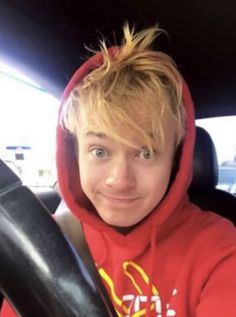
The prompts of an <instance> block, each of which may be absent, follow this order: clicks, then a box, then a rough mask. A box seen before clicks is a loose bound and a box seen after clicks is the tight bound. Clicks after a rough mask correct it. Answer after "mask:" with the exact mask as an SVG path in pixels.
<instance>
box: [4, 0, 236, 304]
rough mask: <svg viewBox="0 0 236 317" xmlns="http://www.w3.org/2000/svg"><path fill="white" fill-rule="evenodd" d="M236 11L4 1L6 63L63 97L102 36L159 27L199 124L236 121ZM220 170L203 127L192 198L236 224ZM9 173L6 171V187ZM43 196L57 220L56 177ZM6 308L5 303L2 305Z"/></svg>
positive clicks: (162, 46)
mask: <svg viewBox="0 0 236 317" xmlns="http://www.w3.org/2000/svg"><path fill="white" fill-rule="evenodd" d="M235 12H236V2H235V1H233V0H225V1H219V2H216V1H213V0H205V1H203V0H199V1H193V2H190V1H185V0H182V1H169V0H165V1H164V0H160V1H154V0H145V1H144V0H136V1H135V0H129V1H126V2H125V1H121V0H114V1H108V0H93V1H88V0H87V1H85V0H78V1H75V0H69V1H67V2H60V1H54V0H53V1H52V0H49V1H46V0H45V1H42V0H41V1H39V0H35V1H28V0H25V1H16V0H0V59H4V60H5V61H7V62H9V63H11V64H12V65H14V66H15V67H17V68H19V69H21V70H22V71H23V72H24V73H26V74H28V75H29V76H30V77H31V78H32V79H34V80H35V81H36V82H37V83H38V84H39V85H40V86H41V87H43V88H44V89H45V90H46V91H48V92H50V93H51V94H52V95H53V96H55V97H56V98H58V99H60V96H61V94H62V91H63V88H64V87H65V85H66V83H67V82H68V80H69V78H70V77H71V75H72V74H73V72H74V71H75V70H76V69H77V68H78V67H79V65H81V64H82V63H83V61H84V60H85V59H86V58H87V57H88V56H89V54H90V53H89V52H88V51H87V49H86V47H90V48H92V49H95V50H96V49H97V43H98V41H97V38H98V37H101V34H103V35H104V36H105V38H106V40H107V41H108V42H109V41H110V42H112V43H113V42H114V40H115V41H117V42H119V39H120V36H121V32H120V31H121V27H122V25H123V24H124V23H125V22H126V21H128V22H129V23H130V24H131V25H134V26H136V28H137V29H141V28H143V27H145V26H148V25H152V24H155V23H158V24H159V25H160V27H161V28H162V29H164V30H166V32H167V33H168V35H167V34H166V33H163V34H162V35H160V36H159V39H158V41H157V43H155V47H154V48H155V49H158V50H162V51H164V52H166V53H168V54H170V55H171V56H172V57H173V59H174V60H175V62H176V64H177V65H178V67H179V70H180V72H181V73H182V74H183V77H184V78H185V79H186V81H187V83H188V84H189V87H190V90H191V93H192V96H193V100H194V103H195V107H196V119H200V118H208V117H217V116H226V115H230V116H233V115H236V89H235V87H236V79H235V78H236V77H235V73H236V41H235V39H236V17H235ZM9 124H10V123H9ZM42 125H43V124H42ZM12 129H14V127H12ZM232 137H233V138H235V137H236V136H232ZM226 142H227V140H226ZM0 158H1V157H0ZM218 172H219V168H218V163H217V155H216V150H215V146H214V143H213V141H212V139H211V136H210V135H209V134H208V133H207V131H205V130H204V129H202V128H200V127H197V134H196V144H195V151H194V160H193V179H192V183H191V185H190V188H189V199H190V200H191V201H192V202H194V203H195V204H197V205H199V206H200V207H201V208H202V209H203V210H211V211H214V212H216V213H218V214H220V215H222V216H223V217H226V218H228V219H229V220H230V221H232V222H233V223H234V225H236V196H235V195H233V194H230V193H228V192H225V191H223V190H221V189H218V188H217V182H218ZM3 175H4V171H3V170H0V184H1V183H2V184H3V180H4V176H3ZM35 195H36V196H37V198H38V199H39V201H40V202H42V204H43V205H44V206H45V207H46V208H47V210H48V211H49V213H50V214H53V213H55V212H56V210H57V208H58V206H59V204H60V202H61V197H60V191H59V189H58V188H57V184H56V179H55V186H54V187H53V188H50V189H48V188H46V189H45V190H42V191H40V192H37V193H35ZM1 302H2V299H1V297H0V307H1Z"/></svg>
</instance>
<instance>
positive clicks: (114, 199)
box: [101, 194, 140, 204]
mask: <svg viewBox="0 0 236 317" xmlns="http://www.w3.org/2000/svg"><path fill="white" fill-rule="evenodd" d="M101 195H102V196H103V197H104V198H105V200H106V201H108V202H111V203H118V204H119V203H120V204H130V203H132V202H135V201H137V200H138V199H140V197H124V196H122V197H120V196H108V195H104V194H101Z"/></svg>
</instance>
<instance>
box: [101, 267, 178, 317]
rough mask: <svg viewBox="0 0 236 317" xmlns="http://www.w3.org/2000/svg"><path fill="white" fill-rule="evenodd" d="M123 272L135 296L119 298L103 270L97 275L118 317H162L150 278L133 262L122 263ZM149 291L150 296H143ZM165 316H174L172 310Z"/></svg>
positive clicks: (112, 283) (158, 300)
mask: <svg viewBox="0 0 236 317" xmlns="http://www.w3.org/2000/svg"><path fill="white" fill-rule="evenodd" d="M123 271H124V274H125V275H126V276H127V278H128V279H129V280H130V282H131V283H132V285H133V287H134V289H135V294H125V295H123V296H122V298H120V297H119V296H118V295H117V294H116V291H115V285H114V282H113V280H112V278H111V277H110V276H109V275H108V273H107V272H106V271H105V270H104V269H103V268H100V269H99V273H100V275H101V277H102V278H103V280H104V281H105V283H106V284H107V286H108V288H109V289H110V294H111V297H112V300H113V303H114V304H115V307H116V311H117V314H118V316H119V317H140V316H146V315H147V313H148V316H155V317H162V307H161V299H160V295H159V292H158V289H157V287H156V286H155V285H154V284H152V285H151V287H149V281H150V278H149V277H148V274H147V273H146V272H145V271H144V269H143V268H142V267H141V266H139V265H138V264H137V263H135V262H133V261H126V262H124V263H123ZM147 289H150V294H144V293H143V290H147ZM167 316H176V313H175V311H174V310H170V309H168V311H167Z"/></svg>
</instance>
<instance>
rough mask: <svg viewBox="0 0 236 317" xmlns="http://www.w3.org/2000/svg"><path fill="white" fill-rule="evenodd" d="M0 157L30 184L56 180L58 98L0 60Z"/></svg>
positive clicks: (50, 183)
mask: <svg viewBox="0 0 236 317" xmlns="http://www.w3.org/2000/svg"><path fill="white" fill-rule="evenodd" d="M0 86H1V93H0V96H1V104H0V157H1V159H3V160H4V161H5V162H6V163H7V165H8V166H9V167H11V168H12V169H13V171H14V172H15V173H17V174H18V175H19V176H20V177H21V179H22V181H23V183H24V184H26V185H28V186H30V187H42V186H47V187H48V186H52V185H53V184H54V183H55V181H56V169H55V131H56V122H57V111H58V100H57V99H56V98H54V97H53V96H52V95H50V94H49V93H47V92H46V91H45V90H44V89H42V88H41V87H40V86H38V85H37V83H35V82H33V81H32V80H30V79H29V78H27V77H26V76H24V75H23V74H21V73H20V72H18V71H16V70H15V69H13V68H11V67H10V66H9V65H6V64H4V63H2V62H0Z"/></svg>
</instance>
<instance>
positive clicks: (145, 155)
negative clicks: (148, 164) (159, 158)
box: [142, 148, 153, 160]
mask: <svg viewBox="0 0 236 317" xmlns="http://www.w3.org/2000/svg"><path fill="white" fill-rule="evenodd" d="M152 154H153V152H152V151H151V150H150V149H148V148H145V149H143V151H142V155H143V158H145V159H146V160H149V159H150V158H152Z"/></svg>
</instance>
